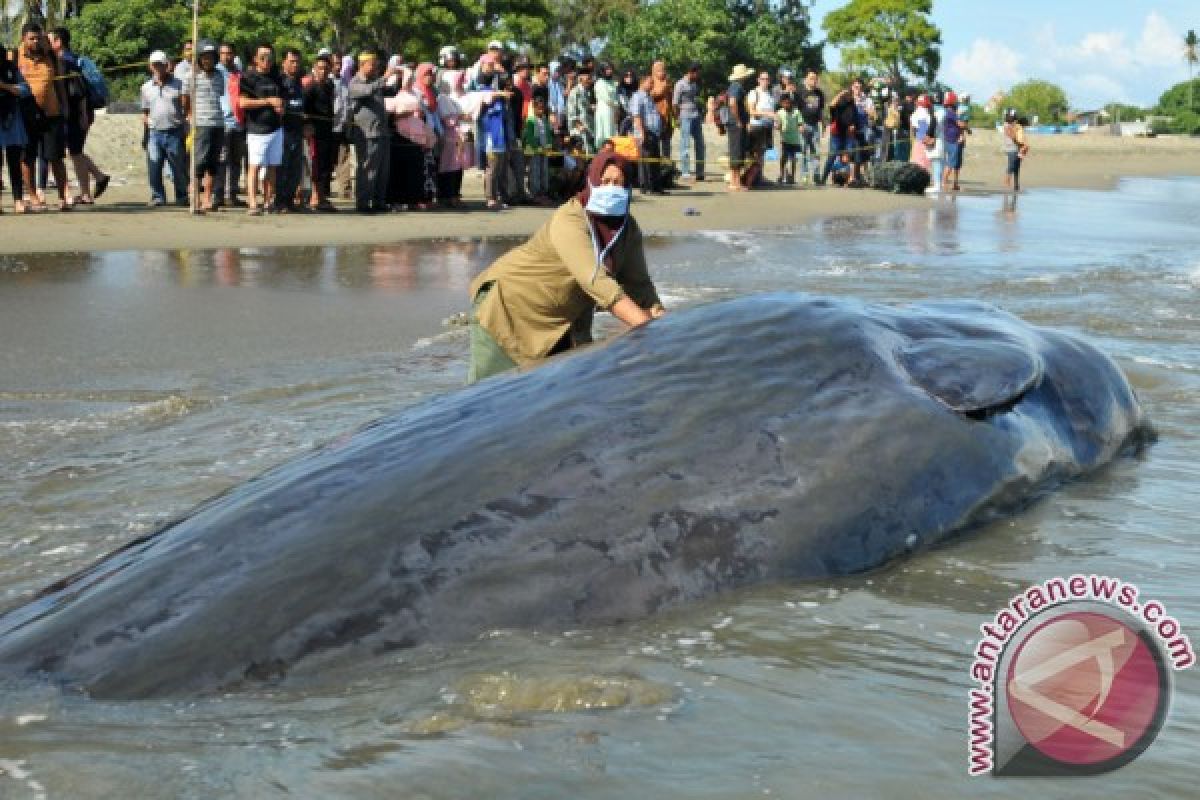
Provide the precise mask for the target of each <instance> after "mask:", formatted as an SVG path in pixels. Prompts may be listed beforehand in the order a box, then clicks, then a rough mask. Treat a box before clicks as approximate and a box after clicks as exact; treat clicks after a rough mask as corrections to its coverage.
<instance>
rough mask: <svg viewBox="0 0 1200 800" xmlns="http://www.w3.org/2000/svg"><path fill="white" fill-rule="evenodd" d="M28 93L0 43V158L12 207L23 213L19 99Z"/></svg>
mask: <svg viewBox="0 0 1200 800" xmlns="http://www.w3.org/2000/svg"><path fill="white" fill-rule="evenodd" d="M29 97H31V93H30V91H29V85H28V84H27V83H26V82H25V77H24V76H23V75H21V71H20V70H19V69H17V65H16V63H14V62H13V61H12V60H11V59H10V58H9V57H8V48H7V47H4V46H3V45H0V161H7V162H8V184H9V188H10V189H11V190H12V196H13V211H15V212H16V213H18V214H24V213H26V207H25V205H26V204H25V194H24V186H25V181H24V177H23V176H22V175H21V167H22V163H23V159H24V154H25V145H26V144H28V142H29V139H28V137H27V136H26V135H25V121H24V119H23V118H22V114H21V101H22V100H27V99H28V98H29Z"/></svg>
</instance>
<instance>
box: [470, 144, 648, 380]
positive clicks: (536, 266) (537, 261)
mask: <svg viewBox="0 0 1200 800" xmlns="http://www.w3.org/2000/svg"><path fill="white" fill-rule="evenodd" d="M629 184H630V176H629V164H628V163H627V162H626V161H625V160H624V159H623V158H621V156H619V155H617V154H616V153H615V152H613V151H612V150H607V149H606V150H603V151H601V152H600V153H599V154H598V155H597V156H596V157H595V158H594V159H592V162H591V164H590V165H589V167H588V173H587V182H586V184H585V186H584V188H583V190H582V191H581V192H579V194H578V195H576V196H575V197H572V198H571V199H570V200H568V201H567V202H566V203H564V204H563V205H561V206H559V207H558V210H557V211H555V212H554V214H553V215H552V216H551V217H550V219H549V220H547V221H546V223H545V224H544V225H542V227H541V228H540V229H539V230H538V232H537V233H535V234H534V235H533V236H532V237H531V238H530V239H529V240H528V241H527V242H525V244H523V245H520V246H519V247H515V248H513V249H512V250H509V251H508V252H507V253H505V254H504V255H503V256H501V257H500V258H499V259H498V260H497V261H495V262H494V263H493V264H492V265H491V266H490V267H488V268H487V269H486V270H484V271H483V272H482V273H481V274H480V275H479V276H478V277H477V278H476V279H475V280H474V281H473V282H472V283H471V298H472V306H471V318H470V339H471V362H470V369H469V372H468V375H467V382H468V383H474V382H476V381H479V380H483V379H484V378H487V377H489V376H491V375H495V374H498V373H500V372H505V371H508V370H511V369H515V368H517V367H528V366H532V365H535V364H537V363H539V362H541V361H542V360H543V359H546V358H548V357H550V356H552V355H554V354H556V353H561V352H564V351H566V350H569V349H571V348H572V347H576V346H578V345H581V344H585V343H587V342H590V341H591V322H592V315H593V313H594V310H595V309H596V308H597V307H599V308H601V309H604V310H606V311H609V312H610V313H611V314H612V315H613V316H615V317H616V318H617V319H619V320H621V321H622V322H624V323H625V324H626V325H629V326H631V327H637V326H640V325H644V324H646V323H647V322H649V321H650V320H651V319H653V318H655V317H658V316H661V315H662V314H663V308H662V303H661V301H660V300H659V297H658V292H657V290H656V289H655V288H654V282H653V281H652V280H651V279H650V275H649V273H648V271H647V269H646V252H645V249H644V247H643V245H642V232H641V229H640V228H638V224H637V222H636V221H635V220H634V219H633V217H632V216H630V214H629V201H630V195H631V191H630V189H629Z"/></svg>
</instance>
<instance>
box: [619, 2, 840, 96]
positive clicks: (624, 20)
mask: <svg viewBox="0 0 1200 800" xmlns="http://www.w3.org/2000/svg"><path fill="white" fill-rule="evenodd" d="M810 33H811V31H810V28H809V21H808V9H807V6H806V5H805V4H804V3H802V2H798V1H797V0H790V1H788V0H785V2H781V3H767V2H765V0H657V1H656V2H645V1H644V2H643V3H642V5H641V7H640V8H639V9H637V10H636V11H634V12H614V13H613V14H612V15H611V17H610V18H609V24H608V41H607V44H606V46H605V48H604V55H605V56H606V57H607V58H610V59H612V60H613V61H615V62H617V63H618V64H621V65H623V66H632V67H635V68H637V69H639V70H640V71H645V70H646V69H648V68H649V66H650V62H651V61H653V60H654V59H656V58H661V59H662V60H663V61H665V62H666V63H667V70H668V72H669V73H670V74H671V75H673V76H674V75H679V74H681V73H682V72H683V70H684V69H686V68H687V66H688V65H689V64H690V63H691V62H693V61H697V62H699V63H700V65H701V73H700V79H701V83H702V84H703V85H704V86H705V87H707V88H709V89H712V88H715V87H724V85H725V84H726V83H728V78H729V72H730V70H731V69H732V67H733V65H734V64H738V63H741V64H746V65H747V66H750V67H752V68H754V69H757V70H762V69H766V70H769V71H771V72H774V71H775V70H776V69H778V68H779V67H781V66H785V65H786V66H791V67H793V68H796V69H802V68H805V67H814V68H816V69H818V70H819V69H821V67H822V66H823V61H822V59H821V49H820V47H819V46H813V45H812V44H811V43H810V42H809V36H810Z"/></svg>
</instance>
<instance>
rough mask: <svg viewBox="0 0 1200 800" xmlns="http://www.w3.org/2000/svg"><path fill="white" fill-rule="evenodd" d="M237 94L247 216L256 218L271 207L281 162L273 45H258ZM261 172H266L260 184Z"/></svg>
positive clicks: (280, 92)
mask: <svg viewBox="0 0 1200 800" xmlns="http://www.w3.org/2000/svg"><path fill="white" fill-rule="evenodd" d="M238 93H239V95H240V96H239V99H238V102H239V103H240V104H241V107H242V110H243V111H244V112H245V115H246V162H247V168H246V172H247V175H246V204H247V206H248V208H247V210H246V213H247V214H249V215H250V216H252V217H258V216H262V214H263V212H264V211H266V210H268V209H270V208H272V206H273V204H274V201H275V171H276V169H277V168H278V167H279V165H280V163H281V162H282V161H283V131H282V121H283V111H284V108H283V87H282V85H281V84H280V79H279V71H278V70H277V69H276V67H275V48H274V47H273V46H272V45H269V44H265V43H264V44H260V45H259V46H258V49H257V50H255V51H254V65H253V66H251V67H250V68H249V69H247V70H246V71H245V72H243V73H242V79H241V82H240V86H239V92H238ZM260 170H263V171H265V175H264V176H263V177H262V178H261V180H260V176H259V171H260ZM260 183H261V185H262V205H261V206H260V205H259V197H258V194H259V185H260Z"/></svg>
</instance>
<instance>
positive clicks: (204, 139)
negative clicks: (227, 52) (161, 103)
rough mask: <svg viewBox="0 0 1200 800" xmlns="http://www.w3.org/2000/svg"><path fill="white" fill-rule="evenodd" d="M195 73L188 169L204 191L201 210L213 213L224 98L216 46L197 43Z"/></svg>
mask: <svg viewBox="0 0 1200 800" xmlns="http://www.w3.org/2000/svg"><path fill="white" fill-rule="evenodd" d="M197 60H198V63H199V66H200V68H199V69H198V70H196V93H195V95H194V96H193V97H192V109H191V110H192V119H191V122H192V170H193V175H194V176H195V178H196V180H197V181H198V182H199V183H200V185H201V186H202V187H203V189H204V194H203V195H202V198H201V201H200V208H201V210H203V211H215V210H216V207H215V206H214V205H213V179H214V178H215V177H216V175H217V170H219V169H220V168H221V148H222V147H223V146H224V139H225V115H224V113H223V112H222V111H221V98H222V97H224V95H225V76H224V75H222V74H221V73H220V72H219V71H218V70H217V45H216V44H215V43H213V42H212V41H210V40H208V39H201V40H200V47H199V52H198V53H197Z"/></svg>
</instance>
